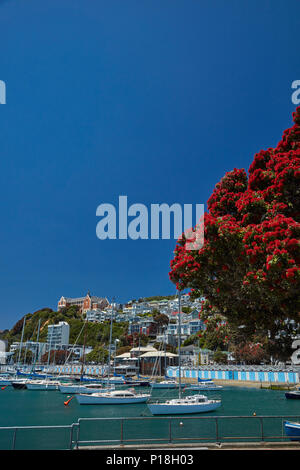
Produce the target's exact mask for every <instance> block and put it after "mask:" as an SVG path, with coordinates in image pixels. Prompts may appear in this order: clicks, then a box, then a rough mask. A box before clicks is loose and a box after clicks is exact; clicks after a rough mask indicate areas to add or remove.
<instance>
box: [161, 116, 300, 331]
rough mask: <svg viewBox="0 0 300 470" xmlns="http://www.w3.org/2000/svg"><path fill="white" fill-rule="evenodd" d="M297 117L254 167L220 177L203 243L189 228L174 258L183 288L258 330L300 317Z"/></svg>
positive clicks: (178, 282) (299, 126)
mask: <svg viewBox="0 0 300 470" xmlns="http://www.w3.org/2000/svg"><path fill="white" fill-rule="evenodd" d="M293 119H294V125H293V126H292V127H291V128H290V129H287V130H286V131H285V132H284V133H283V137H282V139H281V141H280V142H279V143H278V145H277V147H276V148H269V149H268V150H261V151H260V152H259V153H257V154H256V155H255V156H254V160H253V162H252V164H251V166H250V168H249V171H248V174H247V173H246V171H245V170H244V169H236V168H235V169H233V171H231V172H228V173H226V174H225V176H224V177H223V178H222V179H221V181H220V182H219V183H217V184H216V186H215V189H214V191H213V193H212V195H211V197H210V198H209V200H208V203H207V207H208V212H206V213H205V215H204V223H203V225H204V245H203V247H202V248H201V249H200V250H199V249H198V250H188V249H187V248H186V246H185V244H186V241H187V240H186V238H185V236H184V234H183V236H182V238H181V239H180V240H178V242H177V245H176V248H175V252H174V259H173V260H172V261H171V271H170V279H171V280H172V281H173V282H174V283H176V286H177V288H178V289H180V290H182V289H185V288H191V290H192V291H191V294H192V295H195V296H204V297H205V298H206V301H207V304H208V305H211V307H212V309H213V310H214V311H218V312H220V313H221V314H222V315H224V316H225V317H226V318H227V320H228V322H229V323H230V324H231V325H232V326H235V327H237V326H239V325H243V326H244V327H245V331H247V334H248V335H250V336H251V334H255V333H256V332H257V331H258V330H265V331H268V334H269V336H270V338H274V337H275V335H276V334H277V333H278V331H280V330H282V329H284V324H285V322H286V320H291V319H293V320H295V321H296V323H298V322H299V311H300V305H299V292H300V289H299V288H300V267H299V264H300V246H299V234H300V224H299V222H300V185H299V183H300V107H298V108H297V109H296V111H295V112H294V113H293ZM195 232H196V228H194V229H193V233H194V237H195ZM189 241H191V238H190V236H189Z"/></svg>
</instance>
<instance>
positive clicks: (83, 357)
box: [80, 320, 87, 382]
mask: <svg viewBox="0 0 300 470" xmlns="http://www.w3.org/2000/svg"><path fill="white" fill-rule="evenodd" d="M86 325H87V320H85V325H84V329H85V332H84V339H83V355H82V366H81V372H80V381H81V382H82V380H83V375H84V365H85V343H86Z"/></svg>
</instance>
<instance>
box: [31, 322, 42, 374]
mask: <svg viewBox="0 0 300 470" xmlns="http://www.w3.org/2000/svg"><path fill="white" fill-rule="evenodd" d="M40 326H41V319H40V318H39V324H38V331H37V336H36V348H35V355H34V362H33V366H32V368H31V373H32V374H33V373H34V372H35V366H36V363H37V359H38V353H39V345H38V343H39V338H40Z"/></svg>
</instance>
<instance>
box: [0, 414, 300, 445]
mask: <svg viewBox="0 0 300 470" xmlns="http://www.w3.org/2000/svg"><path fill="white" fill-rule="evenodd" d="M271 420H276V421H277V424H276V426H275V427H274V426H272V425H271V426H270V421H271ZM286 420H287V421H288V420H292V421H299V420H300V416H277V415H276V416H201V417H199V416H172V417H171V416H158V417H157V416H155V417H154V416H144V417H121V418H79V419H78V422H77V423H73V424H70V425H60V426H59V425H58V426H10V427H0V443H1V436H2V432H12V438H11V442H10V445H9V446H8V448H7V449H6V450H9V449H11V450H15V449H16V448H17V447H18V446H17V440H18V439H17V438H18V437H19V435H20V434H21V431H23V432H25V433H28V431H32V430H33V431H35V432H37V433H38V434H39V433H40V431H41V430H46V431H50V430H54V431H58V430H59V429H64V430H66V431H67V433H68V435H67V438H66V439H65V443H64V445H63V446H62V444H60V445H61V446H62V448H63V450H67V449H69V450H72V449H78V448H84V447H108V446H111V445H120V446H125V445H126V444H127V445H131V446H132V445H145V444H180V443H181V444H183V443H189V444H193V443H195V444H199V443H200V442H202V443H203V442H205V443H215V444H222V443H226V442H227V443H228V442H243V443H247V442H271V441H272V442H284V441H287V440H290V437H289V436H286V435H285V433H284V421H286ZM91 423H94V424H97V425H98V430H97V431H96V432H95V431H88V430H87V429H84V427H85V426H86V425H87V424H91ZM208 423H210V425H209V426H208ZM225 423H226V426H225V428H226V429H225V431H224V429H223V427H224V424H225ZM250 423H251V425H250ZM254 423H255V426H254ZM129 424H131V429H130V426H129ZM241 424H242V426H241ZM238 426H240V427H238ZM150 427H151V429H149V428H150ZM255 427H256V429H255V431H256V432H255V433H254V434H252V435H249V434H251V433H250V432H249V430H250V431H251V429H252V430H253V429H254V428H255ZM208 428H209V434H210V435H200V434H201V431H203V429H208ZM266 428H267V430H266ZM126 429H127V431H126ZM240 429H243V430H244V431H243V432H242V434H240V433H237V434H234V432H236V431H237V430H240ZM145 430H146V431H147V430H148V431H151V432H149V434H148V435H145ZM274 430H275V432H274ZM276 430H277V431H276ZM270 431H271V432H270ZM244 432H246V433H247V434H248V435H247V434H244ZM276 432H277V433H276ZM82 433H83V434H89V435H88V436H87V437H82ZM162 433H163V435H162ZM99 434H100V436H99ZM135 435H136V436H135ZM97 437H101V438H98V439H97ZM298 439H299V441H300V435H299V438H298ZM36 443H37V445H39V441H38V440H37V441H36ZM48 444H49V442H48ZM299 445H300V442H299ZM31 448H32V447H26V449H31ZM52 448H53V449H56V447H55V446H53V447H52ZM60 448H61V447H60Z"/></svg>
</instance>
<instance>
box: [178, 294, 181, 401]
mask: <svg viewBox="0 0 300 470" xmlns="http://www.w3.org/2000/svg"><path fill="white" fill-rule="evenodd" d="M180 317H181V292H180V291H178V330H179V331H178V373H179V378H178V379H179V380H178V381H179V398H181V357H180V348H181V318H180Z"/></svg>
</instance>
